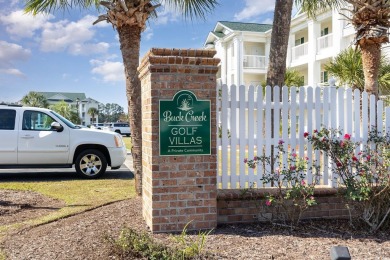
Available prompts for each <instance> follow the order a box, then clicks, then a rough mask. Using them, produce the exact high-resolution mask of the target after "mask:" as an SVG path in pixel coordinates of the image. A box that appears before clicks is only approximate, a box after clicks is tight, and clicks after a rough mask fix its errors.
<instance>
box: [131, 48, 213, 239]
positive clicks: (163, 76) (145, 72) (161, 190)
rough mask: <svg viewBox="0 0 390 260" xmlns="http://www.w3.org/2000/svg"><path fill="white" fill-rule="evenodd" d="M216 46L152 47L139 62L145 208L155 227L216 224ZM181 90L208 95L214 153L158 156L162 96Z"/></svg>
mask: <svg viewBox="0 0 390 260" xmlns="http://www.w3.org/2000/svg"><path fill="white" fill-rule="evenodd" d="M214 55H215V51H213V50H189V49H159V48H156V49H151V50H150V51H149V52H148V53H147V54H146V55H145V57H144V58H143V60H142V62H141V65H140V66H139V69H138V71H139V74H140V75H139V76H140V79H141V84H142V111H140V113H142V170H143V179H142V181H143V184H142V211H143V217H144V219H145V221H146V224H147V225H148V226H149V227H150V229H151V231H152V232H170V231H182V229H183V227H184V226H185V225H186V224H187V223H189V222H190V221H191V223H190V224H189V226H188V229H190V230H198V229H211V228H215V227H216V225H217V200H216V198H217V187H216V176H217V172H216V168H217V157H216V133H217V128H216V104H215V101H216V73H217V70H218V67H217V65H218V63H219V59H215V58H213V57H214ZM180 90H189V91H191V92H193V93H194V94H195V95H196V97H197V98H198V99H202V100H210V101H211V106H210V111H211V154H210V155H183V156H181V155H175V156H160V151H159V101H160V100H167V99H172V98H173V96H174V95H175V94H176V93H177V92H178V91H180Z"/></svg>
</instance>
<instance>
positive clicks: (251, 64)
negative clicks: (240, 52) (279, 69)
mask: <svg viewBox="0 0 390 260" xmlns="http://www.w3.org/2000/svg"><path fill="white" fill-rule="evenodd" d="M267 65H268V59H267V57H265V56H260V55H244V68H246V69H247V68H252V69H265V68H267Z"/></svg>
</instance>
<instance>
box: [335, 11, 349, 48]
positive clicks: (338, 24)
mask: <svg viewBox="0 0 390 260" xmlns="http://www.w3.org/2000/svg"><path fill="white" fill-rule="evenodd" d="M344 20H345V17H344V16H342V15H340V13H339V11H338V10H337V9H333V10H332V34H333V46H332V50H333V52H334V53H339V52H340V51H341V50H342V48H343V46H342V45H343V31H344V23H345V22H344ZM345 47H346V46H345Z"/></svg>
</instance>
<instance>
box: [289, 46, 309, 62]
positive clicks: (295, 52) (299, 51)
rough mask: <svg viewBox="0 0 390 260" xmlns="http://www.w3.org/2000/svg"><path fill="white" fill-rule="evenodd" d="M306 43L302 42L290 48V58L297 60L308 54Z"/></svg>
mask: <svg viewBox="0 0 390 260" xmlns="http://www.w3.org/2000/svg"><path fill="white" fill-rule="evenodd" d="M308 46H309V45H308V43H307V42H306V43H303V44H300V45H298V46H295V47H293V48H292V60H297V59H299V58H301V57H303V56H306V55H307V54H308Z"/></svg>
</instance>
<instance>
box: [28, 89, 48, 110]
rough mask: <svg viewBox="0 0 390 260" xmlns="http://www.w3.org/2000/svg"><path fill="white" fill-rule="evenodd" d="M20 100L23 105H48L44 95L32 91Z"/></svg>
mask: <svg viewBox="0 0 390 260" xmlns="http://www.w3.org/2000/svg"><path fill="white" fill-rule="evenodd" d="M21 102H22V104H23V105H24V106H30V107H44V108H46V107H48V106H49V104H48V102H47V99H46V98H45V96H44V95H42V94H39V93H37V92H34V91H31V92H29V93H28V94H27V95H25V96H24V97H23V98H22V100H21Z"/></svg>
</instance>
